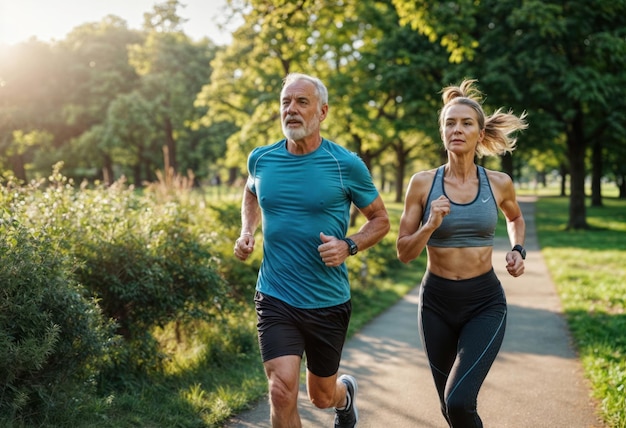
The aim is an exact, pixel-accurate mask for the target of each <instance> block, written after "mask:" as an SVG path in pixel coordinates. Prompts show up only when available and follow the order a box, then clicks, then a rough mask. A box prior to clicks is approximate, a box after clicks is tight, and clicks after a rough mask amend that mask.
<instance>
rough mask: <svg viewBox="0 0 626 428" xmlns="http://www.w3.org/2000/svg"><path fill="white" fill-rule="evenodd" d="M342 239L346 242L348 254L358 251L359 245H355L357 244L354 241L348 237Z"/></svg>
mask: <svg viewBox="0 0 626 428" xmlns="http://www.w3.org/2000/svg"><path fill="white" fill-rule="evenodd" d="M342 241H344V242H345V243H346V244H348V251H349V252H350V255H351V256H353V255H355V254H356V253H358V252H359V247H357V245H356V244H355V243H354V241H353V240H352V239H350V238H343V239H342Z"/></svg>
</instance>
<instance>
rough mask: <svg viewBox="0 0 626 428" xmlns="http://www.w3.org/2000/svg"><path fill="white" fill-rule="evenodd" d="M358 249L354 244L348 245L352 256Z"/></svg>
mask: <svg viewBox="0 0 626 428" xmlns="http://www.w3.org/2000/svg"><path fill="white" fill-rule="evenodd" d="M357 251H358V249H357V247H356V244H352V245H350V255H351V256H353V255H355V254H356V253H357Z"/></svg>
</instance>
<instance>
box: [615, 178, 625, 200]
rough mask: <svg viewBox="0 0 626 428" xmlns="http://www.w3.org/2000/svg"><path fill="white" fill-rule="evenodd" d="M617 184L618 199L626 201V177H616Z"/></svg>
mask: <svg viewBox="0 0 626 428" xmlns="http://www.w3.org/2000/svg"><path fill="white" fill-rule="evenodd" d="M615 181H616V183H617V188H618V189H619V198H620V199H626V177H624V176H623V175H621V176H619V177H617V180H615Z"/></svg>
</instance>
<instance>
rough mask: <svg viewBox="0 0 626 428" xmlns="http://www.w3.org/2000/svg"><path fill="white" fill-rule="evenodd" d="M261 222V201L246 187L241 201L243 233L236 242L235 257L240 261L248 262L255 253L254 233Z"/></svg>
mask: <svg viewBox="0 0 626 428" xmlns="http://www.w3.org/2000/svg"><path fill="white" fill-rule="evenodd" d="M260 221H261V210H260V207H259V200H258V199H257V197H256V195H255V194H254V193H252V192H251V191H250V190H249V189H248V186H246V187H245V188H244V190H243V197H242V200H241V233H240V235H239V238H237V240H236V241H235V248H234V254H235V257H237V258H238V259H239V260H242V261H244V260H246V259H247V258H248V256H250V254H251V253H252V251H254V232H255V231H256V228H257V227H258V225H259V223H260Z"/></svg>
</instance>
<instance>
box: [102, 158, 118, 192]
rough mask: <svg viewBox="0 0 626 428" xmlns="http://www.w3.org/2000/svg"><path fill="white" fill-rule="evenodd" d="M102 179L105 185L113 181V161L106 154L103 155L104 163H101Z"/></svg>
mask: <svg viewBox="0 0 626 428" xmlns="http://www.w3.org/2000/svg"><path fill="white" fill-rule="evenodd" d="M102 181H103V182H104V184H105V185H107V186H110V185H111V184H113V182H114V181H115V177H114V176H113V161H112V160H111V157H110V156H108V155H104V165H102Z"/></svg>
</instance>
